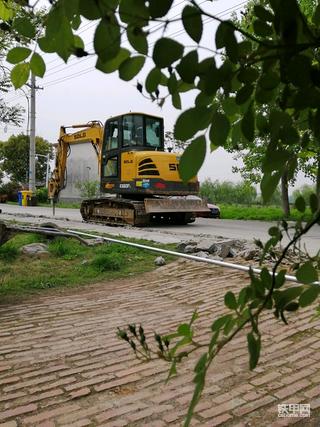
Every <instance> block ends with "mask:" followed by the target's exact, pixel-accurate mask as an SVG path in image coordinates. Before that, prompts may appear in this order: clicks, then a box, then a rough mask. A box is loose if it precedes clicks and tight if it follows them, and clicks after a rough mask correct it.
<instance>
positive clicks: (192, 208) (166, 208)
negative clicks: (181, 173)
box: [144, 197, 210, 214]
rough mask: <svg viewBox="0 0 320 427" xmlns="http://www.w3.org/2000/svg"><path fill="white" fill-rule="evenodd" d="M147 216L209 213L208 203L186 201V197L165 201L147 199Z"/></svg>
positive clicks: (199, 200) (195, 200)
mask: <svg viewBox="0 0 320 427" xmlns="http://www.w3.org/2000/svg"><path fill="white" fill-rule="evenodd" d="M144 205H145V210H146V213H147V214H153V213H154V214H156V213H176V212H177V213H178V212H194V213H196V212H209V210H210V209H209V208H208V206H207V203H206V202H205V201H203V200H201V199H186V198H184V197H176V198H174V197H172V198H163V199H160V198H159V199H156V198H154V199H145V200H144Z"/></svg>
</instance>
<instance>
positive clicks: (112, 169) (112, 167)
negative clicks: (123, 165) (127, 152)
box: [103, 156, 118, 178]
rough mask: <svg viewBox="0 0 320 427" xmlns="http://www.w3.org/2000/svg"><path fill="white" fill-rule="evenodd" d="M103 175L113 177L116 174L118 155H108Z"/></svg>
mask: <svg viewBox="0 0 320 427" xmlns="http://www.w3.org/2000/svg"><path fill="white" fill-rule="evenodd" d="M103 172H104V173H103V175H104V176H105V177H106V178H114V177H117V176H118V156H114V157H110V158H109V159H108V160H107V162H106V164H105V166H104V171H103Z"/></svg>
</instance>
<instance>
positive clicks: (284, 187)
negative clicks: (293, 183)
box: [281, 170, 290, 218]
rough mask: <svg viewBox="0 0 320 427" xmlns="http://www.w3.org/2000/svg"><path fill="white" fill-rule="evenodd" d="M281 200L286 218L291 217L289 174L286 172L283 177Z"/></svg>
mask: <svg viewBox="0 0 320 427" xmlns="http://www.w3.org/2000/svg"><path fill="white" fill-rule="evenodd" d="M281 199H282V210H283V214H284V216H285V218H288V217H289V216H290V205H289V191H288V173H287V171H286V170H285V171H284V172H283V174H282V176H281Z"/></svg>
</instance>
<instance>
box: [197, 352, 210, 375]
mask: <svg viewBox="0 0 320 427" xmlns="http://www.w3.org/2000/svg"><path fill="white" fill-rule="evenodd" d="M207 359H208V354H207V353H204V354H203V355H202V356H201V357H200V358H199V360H198V362H197V364H196V366H195V367H194V372H200V371H203V369H204V368H205V367H206V363H207Z"/></svg>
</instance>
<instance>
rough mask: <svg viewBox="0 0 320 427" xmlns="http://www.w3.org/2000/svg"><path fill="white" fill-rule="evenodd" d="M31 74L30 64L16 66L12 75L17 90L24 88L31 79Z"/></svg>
mask: <svg viewBox="0 0 320 427" xmlns="http://www.w3.org/2000/svg"><path fill="white" fill-rule="evenodd" d="M29 74H30V64H27V63H21V64H17V65H15V66H14V67H13V68H12V70H11V73H10V76H11V81H12V84H13V86H14V87H15V89H19V88H20V87H22V86H23V85H24V84H25V83H26V82H27V81H28V78H29Z"/></svg>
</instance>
